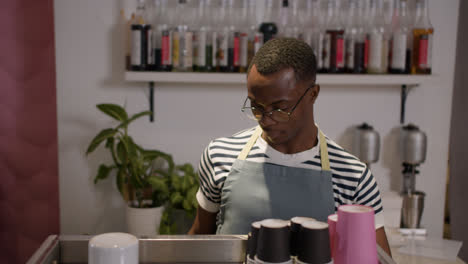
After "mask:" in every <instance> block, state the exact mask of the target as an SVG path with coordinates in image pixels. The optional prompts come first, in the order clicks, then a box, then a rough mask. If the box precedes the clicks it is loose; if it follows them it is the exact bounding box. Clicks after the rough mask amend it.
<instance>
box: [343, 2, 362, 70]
mask: <svg viewBox="0 0 468 264" xmlns="http://www.w3.org/2000/svg"><path fill="white" fill-rule="evenodd" d="M362 11H363V9H362V7H361V1H359V0H349V6H348V17H347V19H346V29H345V71H346V72H348V73H364V72H365V65H364V53H365V32H364V26H363V17H364V16H363V15H364V14H363V12H362Z"/></svg>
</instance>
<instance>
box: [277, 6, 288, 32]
mask: <svg viewBox="0 0 468 264" xmlns="http://www.w3.org/2000/svg"><path fill="white" fill-rule="evenodd" d="M289 10H290V8H289V0H281V5H280V6H279V8H278V17H277V21H276V25H277V26H278V34H277V35H278V37H285V36H286V32H285V31H286V27H287V26H288V24H289V20H290V19H289Z"/></svg>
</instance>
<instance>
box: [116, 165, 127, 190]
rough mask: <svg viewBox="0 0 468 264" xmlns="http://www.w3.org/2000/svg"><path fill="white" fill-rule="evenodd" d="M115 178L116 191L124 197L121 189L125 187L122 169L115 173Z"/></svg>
mask: <svg viewBox="0 0 468 264" xmlns="http://www.w3.org/2000/svg"><path fill="white" fill-rule="evenodd" d="M115 178H116V182H117V189H118V190H119V192H120V194H121V195H122V196H124V195H125V194H124V191H123V188H124V186H125V172H124V171H123V170H122V169H120V170H119V171H118V172H117V176H116V177H115Z"/></svg>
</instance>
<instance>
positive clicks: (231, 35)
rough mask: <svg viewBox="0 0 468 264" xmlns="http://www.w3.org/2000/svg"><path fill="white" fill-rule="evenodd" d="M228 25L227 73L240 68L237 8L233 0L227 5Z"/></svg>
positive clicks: (239, 35)
mask: <svg viewBox="0 0 468 264" xmlns="http://www.w3.org/2000/svg"><path fill="white" fill-rule="evenodd" d="M227 4H228V5H227V14H228V15H227V18H226V20H227V25H228V67H227V72H239V67H240V38H241V32H240V31H239V28H238V23H237V17H238V11H239V8H237V7H235V6H234V0H229V1H228V3H227Z"/></svg>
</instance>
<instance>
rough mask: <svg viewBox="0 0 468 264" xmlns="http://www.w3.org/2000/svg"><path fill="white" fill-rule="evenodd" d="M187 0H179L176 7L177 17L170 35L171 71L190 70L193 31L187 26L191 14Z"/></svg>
mask: <svg viewBox="0 0 468 264" xmlns="http://www.w3.org/2000/svg"><path fill="white" fill-rule="evenodd" d="M191 11H192V10H190V8H189V6H188V3H187V0H179V2H178V5H177V7H176V14H177V16H178V18H179V22H178V25H177V26H176V28H175V30H174V32H173V36H172V64H173V71H179V72H186V71H192V67H193V55H192V48H193V47H192V39H193V32H192V31H191V29H190V28H189V24H190V22H191V21H190V18H191V16H192V12H191Z"/></svg>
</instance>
